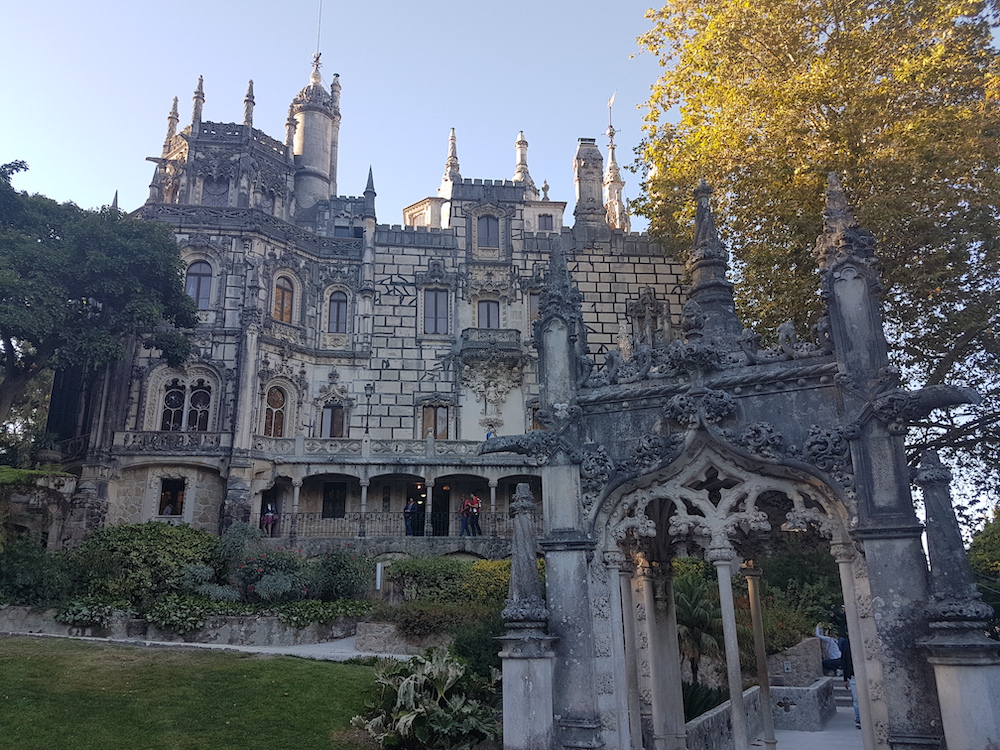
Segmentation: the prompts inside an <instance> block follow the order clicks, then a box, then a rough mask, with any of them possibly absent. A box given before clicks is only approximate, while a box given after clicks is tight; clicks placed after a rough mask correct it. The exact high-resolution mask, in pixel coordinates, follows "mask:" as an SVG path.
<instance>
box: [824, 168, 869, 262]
mask: <svg viewBox="0 0 1000 750" xmlns="http://www.w3.org/2000/svg"><path fill="white" fill-rule="evenodd" d="M874 254H875V238H874V237H873V236H872V234H871V232H869V231H868V230H867V229H863V228H862V227H861V226H860V225H859V224H858V222H857V220H856V219H855V218H854V212H853V211H852V210H851V206H850V204H849V203H848V202H847V194H846V193H845V192H844V188H843V186H842V185H841V184H840V179H839V178H838V177H837V174H836V173H835V172H830V174H829V175H827V181H826V208H825V210H824V211H823V233H822V234H821V235H820V236H819V238H818V239H817V240H816V259H817V260H818V261H819V265H820V268H828V267H830V266H831V265H833V264H835V263H836V262H837V261H838V260H843V259H845V258H848V257H854V258H857V259H861V260H864V259H869V258H872V257H873V256H874Z"/></svg>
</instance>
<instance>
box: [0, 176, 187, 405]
mask: <svg viewBox="0 0 1000 750" xmlns="http://www.w3.org/2000/svg"><path fill="white" fill-rule="evenodd" d="M24 168H25V166H24V164H23V163H21V162H12V163H10V164H7V165H3V166H2V167H0V422H5V421H6V420H7V418H8V416H9V414H10V411H11V408H12V405H13V404H14V403H15V402H17V401H18V400H19V399H21V398H22V397H23V396H24V395H25V393H26V392H27V390H28V389H29V388H30V383H31V382H32V380H33V379H34V378H35V377H36V376H38V375H39V373H41V372H43V371H44V370H47V369H60V368H65V367H69V366H73V365H85V366H96V365H100V364H104V363H107V362H112V361H114V360H117V359H120V358H122V357H123V356H124V355H125V354H126V353H127V350H128V347H129V345H130V343H131V342H133V341H136V340H141V341H142V343H143V344H144V345H145V346H148V347H150V348H155V349H159V350H161V351H162V353H163V356H164V358H166V359H167V360H168V361H169V362H171V364H179V363H180V362H182V361H183V360H184V359H185V358H186V357H187V355H188V351H189V343H188V339H187V338H186V337H185V336H184V335H183V333H182V331H181V330H180V329H183V328H189V327H192V326H194V324H195V323H196V322H197V318H196V311H195V306H194V303H193V301H192V300H191V298H190V297H188V296H187V295H186V294H185V293H184V286H183V283H182V278H181V261H180V253H179V251H178V248H177V243H176V242H175V241H174V238H173V235H172V234H171V233H170V230H169V229H168V228H167V227H166V226H165V225H162V224H157V223H154V222H148V221H139V220H137V219H133V218H131V217H129V216H126V215H125V214H123V213H121V212H120V211H118V210H117V209H115V208H105V209H103V210H101V211H85V210H83V209H81V208H79V207H78V206H76V205H74V204H72V203H63V204H59V203H56V202H55V201H52V200H50V199H48V198H45V197H43V196H40V195H28V194H26V193H21V192H18V191H16V190H14V188H13V187H12V186H11V184H10V180H11V175H12V174H14V173H15V172H17V171H19V170H21V169H24ZM137 337H138V338H137Z"/></svg>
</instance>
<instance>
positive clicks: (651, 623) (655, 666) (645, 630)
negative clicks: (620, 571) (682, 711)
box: [635, 556, 673, 750]
mask: <svg viewBox="0 0 1000 750" xmlns="http://www.w3.org/2000/svg"><path fill="white" fill-rule="evenodd" d="M635 575H636V579H637V581H638V583H639V586H638V591H639V597H640V603H641V604H642V610H641V612H637V615H636V626H637V627H638V628H639V629H640V633H641V634H642V637H643V638H644V639H645V642H646V660H647V661H646V663H647V666H648V669H649V691H650V708H651V711H652V715H653V750H668V748H669V745H668V739H669V740H672V739H673V737H672V732H670V731H669V727H670V724H671V720H670V719H671V713H670V707H669V706H668V704H667V695H666V693H665V689H664V688H665V678H664V675H663V653H662V649H661V646H662V643H661V632H660V630H659V628H658V627H657V622H656V592H655V582H654V577H653V576H654V572H653V568H652V566H651V565H650V564H649V561H648V560H646V559H645V557H643V556H639V557H638V558H637V564H636V570H635ZM637 609H638V608H637Z"/></svg>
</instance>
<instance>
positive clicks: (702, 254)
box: [691, 179, 729, 263]
mask: <svg viewBox="0 0 1000 750" xmlns="http://www.w3.org/2000/svg"><path fill="white" fill-rule="evenodd" d="M694 197H695V200H696V201H697V202H698V207H697V209H696V213H695V218H694V251H693V252H692V254H691V259H692V261H694V262H697V261H699V260H706V259H722V260H723V262H725V263H728V260H729V258H728V253H727V252H726V248H725V247H724V246H723V244H722V240H720V239H719V230H718V228H717V227H716V226H715V214H714V213H713V212H712V203H711V197H712V187H711V185H709V184H708V183H707V182H706V181H705V180H704V179H703V180H701V182H699V183H698V187H697V188H695V190H694Z"/></svg>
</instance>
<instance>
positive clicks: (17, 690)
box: [0, 637, 373, 750]
mask: <svg viewBox="0 0 1000 750" xmlns="http://www.w3.org/2000/svg"><path fill="white" fill-rule="evenodd" d="M372 686H373V678H372V669H371V668H370V667H365V666H358V665H352V664H336V663H332V662H319V661H310V660H306V659H297V658H295V657H287V656H278V657H273V656H261V655H258V654H244V653H235V652H217V651H207V650H199V649H184V648H165V649H153V648H145V647H136V646H124V645H118V644H104V643H92V642H84V641H73V640H66V639H59V638H31V637H9V638H0V749H2V750H8V748H9V749H10V750H14V749H15V748H16V750H202V749H204V750H227V749H228V748H232V749H233V750H236V749H237V748H238V749H239V750H359V748H362V747H364V746H365V744H366V743H363V742H359V741H358V740H357V739H354V740H352V739H350V733H349V732H347V730H348V723H349V722H350V719H351V717H352V716H354V715H355V714H358V713H361V712H362V710H363V708H364V704H365V701H366V700H367V699H368V697H369V695H370V694H371V690H372Z"/></svg>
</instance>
